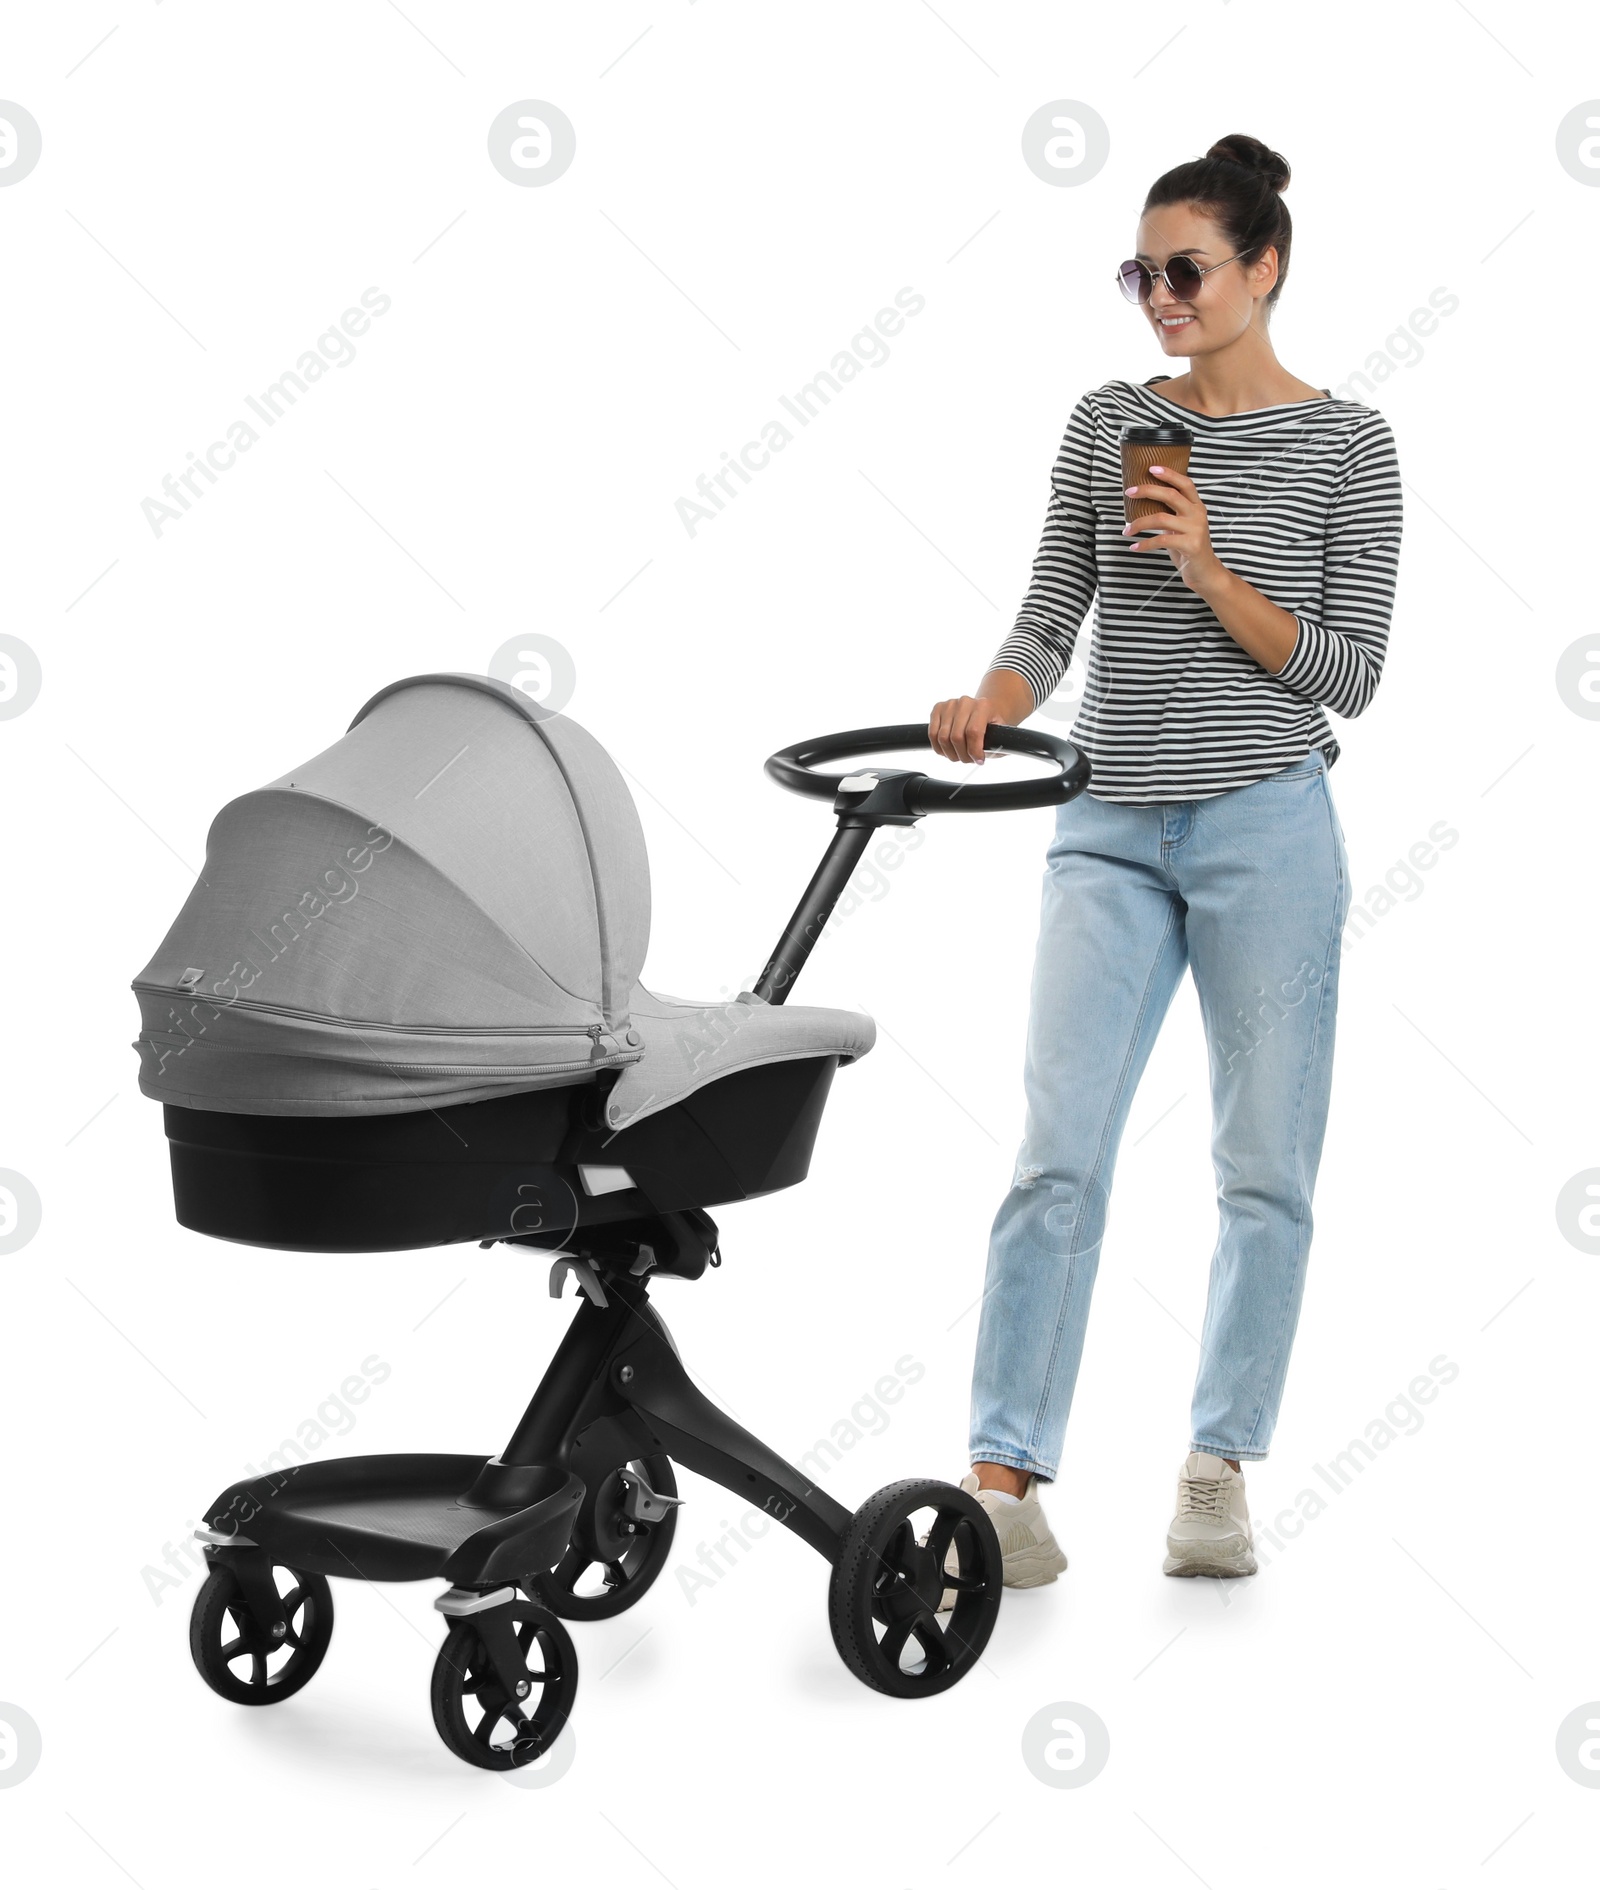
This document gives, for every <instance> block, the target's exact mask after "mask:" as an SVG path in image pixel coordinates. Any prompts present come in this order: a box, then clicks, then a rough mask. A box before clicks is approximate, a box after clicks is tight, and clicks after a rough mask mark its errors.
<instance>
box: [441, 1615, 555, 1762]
mask: <svg viewBox="0 0 1600 1890" xmlns="http://www.w3.org/2000/svg"><path fill="white" fill-rule="evenodd" d="M513 1605H514V1607H515V1610H516V1618H517V1620H518V1622H519V1623H520V1622H523V1621H526V1620H527V1619H528V1618H529V1617H530V1616H531V1617H533V1619H534V1620H535V1621H536V1623H537V1625H538V1631H539V1633H540V1634H543V1635H546V1636H548V1637H549V1640H550V1643H551V1645H552V1646H553V1647H554V1648H555V1650H556V1654H557V1657H558V1659H559V1661H560V1663H561V1679H560V1681H559V1683H558V1686H557V1691H556V1695H555V1699H554V1701H553V1702H552V1703H551V1707H550V1711H549V1713H548V1714H546V1713H545V1700H546V1694H547V1692H548V1689H546V1691H545V1692H541V1694H540V1696H539V1704H538V1708H537V1710H536V1714H535V1717H536V1718H538V1719H540V1720H541V1722H542V1723H541V1732H542V1734H543V1738H542V1740H541V1742H540V1744H539V1747H538V1750H533V1749H532V1745H531V1742H530V1749H529V1750H527V1751H525V1752H523V1753H522V1754H521V1756H520V1757H519V1756H518V1755H517V1753H516V1751H515V1750H514V1749H512V1750H499V1751H497V1750H495V1749H493V1748H491V1747H489V1746H485V1745H483V1744H481V1743H480V1742H479V1741H478V1740H476V1739H475V1738H473V1736H472V1728H471V1727H469V1726H468V1725H467V1719H466V1714H465V1713H464V1712H463V1711H462V1706H461V1687H460V1681H461V1677H462V1675H463V1674H465V1673H467V1672H468V1671H470V1669H471V1668H472V1666H473V1664H474V1655H475V1653H476V1651H477V1647H478V1635H477V1630H476V1629H475V1628H474V1627H473V1625H472V1619H471V1616H468V1617H467V1618H466V1619H465V1620H462V1621H457V1623H456V1624H455V1626H454V1627H453V1628H451V1630H450V1632H449V1633H448V1634H447V1635H446V1636H445V1638H444V1644H443V1646H442V1647H440V1649H439V1653H438V1656H437V1658H436V1659H435V1661H434V1663H433V1678H432V1681H431V1682H430V1685H429V1688H428V1700H429V1704H430V1706H431V1707H432V1709H433V1724H434V1730H435V1731H436V1732H437V1733H438V1735H439V1737H440V1738H441V1739H442V1740H443V1741H444V1743H445V1744H446V1745H447V1746H448V1747H449V1748H450V1750H451V1751H452V1752H453V1753H454V1754H455V1755H456V1757H457V1758H458V1759H465V1760H466V1762H467V1764H468V1765H475V1766H478V1767H479V1768H480V1769H481V1770H483V1771H485V1772H513V1771H515V1770H516V1769H517V1767H518V1766H521V1765H531V1764H532V1763H533V1761H534V1760H535V1759H536V1758H538V1757H539V1756H540V1754H541V1753H544V1752H548V1751H549V1750H550V1748H551V1747H552V1746H553V1745H554V1744H555V1742H556V1741H557V1740H558V1739H559V1738H560V1737H561V1733H562V1729H563V1728H564V1727H565V1726H566V1723H567V1721H568V1720H569V1719H570V1718H571V1717H572V1704H573V1701H574V1700H575V1699H576V1698H577V1693H578V1650H577V1648H576V1647H574V1646H573V1644H572V1636H571V1635H570V1634H569V1633H568V1632H567V1630H566V1629H565V1628H564V1627H563V1626H562V1625H561V1623H560V1621H559V1620H558V1619H557V1618H556V1616H555V1615H553V1614H552V1613H551V1612H550V1610H549V1609H548V1608H546V1607H545V1606H544V1604H543V1603H542V1602H536V1601H525V1600H523V1599H522V1598H521V1597H520V1596H519V1597H518V1599H517V1601H516V1602H515V1603H514V1604H513ZM533 1645H534V1646H536V1647H537V1646H538V1645H539V1641H538V1638H537V1636H536V1637H535V1639H534V1642H533ZM491 1730H492V1729H491Z"/></svg>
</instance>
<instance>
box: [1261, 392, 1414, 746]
mask: <svg viewBox="0 0 1600 1890" xmlns="http://www.w3.org/2000/svg"><path fill="white" fill-rule="evenodd" d="M1400 522H1401V501H1400V465H1399V461H1398V459H1397V457H1396V455H1395V448H1394V436H1393V434H1391V433H1390V431H1389V427H1388V423H1387V422H1386V421H1385V420H1384V419H1383V417H1382V415H1381V414H1376V413H1374V414H1372V415H1370V416H1369V417H1368V419H1367V421H1366V424H1365V425H1364V426H1362V427H1361V428H1359V429H1358V431H1357V432H1356V434H1355V436H1354V437H1353V438H1352V440H1351V443H1350V449H1349V460H1348V465H1347V468H1346V472H1345V477H1344V480H1343V482H1342V485H1341V487H1340V490H1339V491H1338V493H1337V494H1336V495H1335V497H1334V499H1333V502H1332V504H1331V506H1330V507H1329V511H1328V534H1327V545H1326V553H1325V557H1324V564H1323V580H1322V610H1321V612H1320V614H1319V616H1318V617H1315V618H1313V617H1307V616H1302V615H1300V614H1299V613H1298V612H1296V613H1295V622H1296V623H1297V624H1298V625H1299V630H1298V633H1297V634H1296V636H1295V641H1294V648H1293V649H1292V650H1291V651H1290V652H1289V660H1288V662H1287V663H1285V664H1284V666H1283V668H1282V669H1280V670H1279V671H1278V673H1277V676H1278V681H1279V682H1281V683H1282V684H1284V685H1285V687H1286V688H1288V689H1291V690H1293V692H1294V693H1295V694H1296V695H1297V696H1302V697H1304V698H1305V699H1306V700H1307V701H1308V702H1315V703H1318V704H1320V705H1321V706H1322V707H1324V708H1328V709H1332V711H1333V712H1334V714H1335V715H1343V716H1355V715H1359V714H1360V713H1361V711H1362V710H1363V709H1364V708H1366V706H1367V704H1368V703H1369V702H1371V700H1372V698H1373V696H1374V695H1375V694H1376V692H1377V688H1378V679H1379V677H1381V676H1382V674H1383V659H1384V653H1385V650H1386V649H1387V646H1388V642H1389V619H1390V615H1391V613H1392V612H1393V609H1394V590H1395V573H1396V571H1397V569H1398V566H1399V563H1400Z"/></svg>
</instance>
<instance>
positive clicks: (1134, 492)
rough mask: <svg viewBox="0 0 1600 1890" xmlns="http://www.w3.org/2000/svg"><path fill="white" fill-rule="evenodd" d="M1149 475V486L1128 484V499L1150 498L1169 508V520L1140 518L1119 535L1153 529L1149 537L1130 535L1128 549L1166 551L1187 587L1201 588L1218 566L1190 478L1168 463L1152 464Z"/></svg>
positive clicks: (1201, 505)
mask: <svg viewBox="0 0 1600 1890" xmlns="http://www.w3.org/2000/svg"><path fill="white" fill-rule="evenodd" d="M1150 477H1151V479H1152V481H1153V483H1152V484H1150V485H1147V486H1130V487H1129V488H1128V489H1127V490H1128V496H1129V498H1137V499H1154V500H1156V501H1157V502H1158V503H1159V504H1161V505H1164V506H1169V507H1171V509H1172V517H1171V518H1170V520H1163V519H1161V518H1160V517H1156V516H1152V517H1150V518H1142V519H1140V520H1139V521H1138V523H1137V524H1133V525H1125V526H1124V527H1123V535H1124V536H1125V537H1129V538H1133V534H1134V533H1135V532H1153V533H1154V534H1155V536H1153V537H1148V538H1134V539H1133V543H1132V545H1131V546H1130V549H1131V550H1133V551H1165V552H1167V553H1168V554H1169V555H1170V557H1171V559H1172V562H1173V566H1174V568H1175V569H1176V570H1177V573H1178V576H1179V577H1180V578H1181V579H1182V580H1183V582H1184V583H1185V584H1186V585H1188V587H1189V589H1190V590H1191V591H1197V590H1201V589H1203V588H1204V586H1205V585H1206V583H1207V582H1208V581H1209V580H1210V579H1212V578H1214V577H1215V576H1216V575H1217V573H1218V572H1219V571H1220V570H1221V568H1222V565H1221V561H1220V560H1219V559H1218V557H1217V554H1216V552H1215V551H1213V550H1212V548H1211V526H1210V522H1209V521H1208V519H1207V517H1206V508H1205V502H1204V501H1203V500H1202V499H1201V497H1200V494H1199V492H1198V491H1197V490H1196V489H1195V483H1194V481H1193V480H1192V479H1191V478H1189V477H1188V475H1187V474H1186V473H1181V472H1176V471H1174V469H1173V468H1172V467H1171V466H1152V467H1151V468H1150Z"/></svg>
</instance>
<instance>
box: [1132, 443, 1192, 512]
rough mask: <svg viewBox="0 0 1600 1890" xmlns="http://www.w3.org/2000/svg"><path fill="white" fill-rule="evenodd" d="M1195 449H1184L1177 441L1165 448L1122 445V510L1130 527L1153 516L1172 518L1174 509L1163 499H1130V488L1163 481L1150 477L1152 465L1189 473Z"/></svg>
mask: <svg viewBox="0 0 1600 1890" xmlns="http://www.w3.org/2000/svg"><path fill="white" fill-rule="evenodd" d="M1192 450H1193V447H1192V445H1191V446H1184V445H1181V444H1179V443H1178V442H1176V441H1174V442H1171V443H1168V444H1166V445H1161V446H1146V445H1143V444H1139V443H1135V442H1134V441H1131V440H1124V441H1123V442H1122V491H1123V500H1122V509H1123V511H1124V512H1125V513H1126V515H1127V519H1128V523H1129V524H1130V525H1137V524H1138V523H1139V521H1140V520H1141V519H1147V518H1151V517H1153V516H1156V517H1160V518H1170V517H1171V516H1172V508H1171V506H1168V505H1163V504H1162V503H1161V502H1160V500H1159V499H1143V498H1141V499H1130V498H1129V497H1128V496H1127V491H1128V487H1129V486H1143V485H1160V483H1161V481H1160V480H1159V479H1156V480H1151V479H1149V478H1148V477H1147V476H1146V475H1147V474H1148V473H1149V471H1150V468H1151V467H1152V466H1167V467H1170V468H1171V470H1172V471H1173V472H1187V471H1188V469H1189V454H1190V453H1191V451H1192Z"/></svg>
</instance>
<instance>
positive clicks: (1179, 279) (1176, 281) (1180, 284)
mask: <svg viewBox="0 0 1600 1890" xmlns="http://www.w3.org/2000/svg"><path fill="white" fill-rule="evenodd" d="M1166 275H1167V287H1168V288H1169V289H1170V290H1171V291H1172V293H1173V294H1174V295H1175V296H1176V297H1177V298H1178V300H1179V301H1180V302H1187V301H1189V300H1190V298H1191V297H1193V296H1194V295H1195V294H1196V293H1197V292H1198V291H1199V288H1200V284H1201V283H1202V282H1204V280H1205V277H1204V276H1202V275H1201V273H1200V266H1199V264H1198V263H1197V262H1195V260H1194V258H1193V257H1192V256H1174V257H1173V259H1172V261H1171V262H1169V263H1168V264H1167V269H1166Z"/></svg>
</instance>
